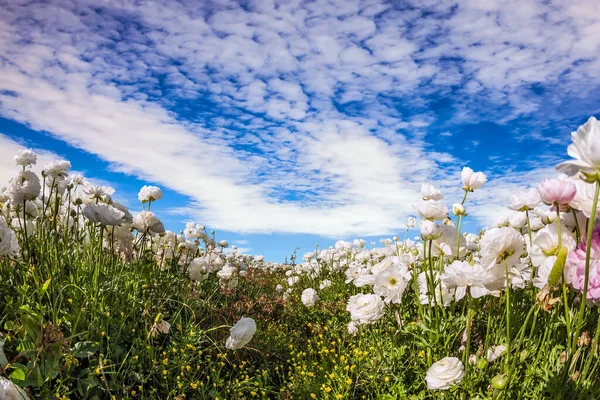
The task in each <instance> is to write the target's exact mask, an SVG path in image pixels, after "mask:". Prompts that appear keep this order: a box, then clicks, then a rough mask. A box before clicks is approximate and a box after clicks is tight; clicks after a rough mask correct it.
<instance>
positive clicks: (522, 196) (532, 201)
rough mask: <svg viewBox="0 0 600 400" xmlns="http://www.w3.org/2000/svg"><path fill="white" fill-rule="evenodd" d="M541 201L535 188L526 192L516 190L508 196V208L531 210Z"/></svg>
mask: <svg viewBox="0 0 600 400" xmlns="http://www.w3.org/2000/svg"><path fill="white" fill-rule="evenodd" d="M541 202H542V198H541V197H540V194H539V193H538V191H537V189H529V191H527V192H518V193H515V194H513V195H512V196H510V203H511V204H510V206H508V208H510V209H511V210H515V211H526V210H533V209H534V208H536V207H537V206H539V205H540V203H541Z"/></svg>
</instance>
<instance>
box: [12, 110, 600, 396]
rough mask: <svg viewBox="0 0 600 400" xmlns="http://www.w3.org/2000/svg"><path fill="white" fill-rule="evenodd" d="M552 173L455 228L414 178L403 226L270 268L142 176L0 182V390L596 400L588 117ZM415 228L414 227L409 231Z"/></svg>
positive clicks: (52, 172) (592, 163) (598, 129)
mask: <svg viewBox="0 0 600 400" xmlns="http://www.w3.org/2000/svg"><path fill="white" fill-rule="evenodd" d="M572 139H573V143H572V144H571V145H570V146H569V148H568V155H569V156H571V159H570V160H569V161H566V162H564V163H562V164H560V165H558V166H557V169H558V172H560V173H561V174H560V175H559V174H558V172H557V178H554V179H549V180H540V182H539V184H538V185H537V186H536V187H534V188H523V192H518V193H514V194H513V195H512V196H511V197H510V199H507V203H506V207H507V208H506V215H507V216H506V217H502V218H499V219H498V220H497V221H496V224H495V225H496V226H493V227H489V228H485V229H481V230H480V231H479V232H463V230H462V229H461V226H462V223H463V221H464V220H465V219H466V218H469V217H468V210H469V194H471V193H472V192H474V191H479V190H485V184H486V181H487V177H486V175H485V174H484V173H482V172H475V171H473V170H471V169H470V168H467V167H465V168H464V169H463V170H462V173H461V181H462V182H457V185H461V187H462V189H463V193H464V195H463V197H462V199H456V202H455V203H454V204H453V205H452V206H451V207H448V205H447V204H446V203H445V201H447V200H448V199H446V198H445V197H444V195H443V193H441V192H440V191H439V190H438V189H436V187H435V186H434V185H431V184H429V183H424V184H423V186H422V197H423V198H422V200H420V201H418V202H417V203H416V204H415V205H414V207H413V208H414V211H415V216H416V218H412V217H411V218H409V219H408V220H407V222H406V230H405V232H400V233H399V236H398V237H394V238H393V239H383V240H381V243H380V245H379V247H375V248H369V247H368V246H367V244H366V242H365V241H364V240H360V239H357V240H354V241H353V242H346V241H338V242H337V243H336V244H335V246H332V247H329V248H321V247H318V246H317V247H316V248H315V251H313V252H309V253H306V254H303V255H296V254H294V255H292V257H291V262H289V263H285V264H283V263H272V262H269V261H268V260H264V259H263V257H262V256H249V255H244V254H240V253H238V251H237V249H236V248H235V246H231V247H230V246H229V244H228V242H227V241H226V240H220V239H219V238H215V233H214V232H212V231H210V230H208V229H206V228H205V227H204V226H202V225H200V224H196V223H188V224H187V225H186V226H185V227H182V228H183V229H182V230H181V232H180V233H177V232H170V231H166V230H165V227H164V225H163V223H162V222H161V220H160V216H159V215H155V214H154V213H153V212H152V205H153V204H154V203H155V202H157V201H160V200H161V198H162V196H163V194H162V191H161V190H160V189H159V188H157V187H154V186H144V187H143V188H142V189H141V190H140V192H139V196H138V197H139V200H140V206H139V208H138V209H137V210H133V209H132V210H129V209H128V208H127V207H125V206H124V205H123V204H120V203H118V202H116V201H114V200H113V199H112V195H113V192H114V191H113V190H112V189H111V188H108V187H103V186H95V185H93V184H91V183H90V182H88V181H87V180H86V179H85V178H84V177H83V176H81V175H75V174H70V173H69V170H70V163H69V162H67V161H64V160H59V161H55V162H52V163H50V164H48V165H46V166H45V167H44V168H43V172H42V174H41V175H38V174H36V173H34V172H33V171H32V166H33V165H35V164H36V161H37V156H36V154H35V153H34V152H33V151H31V150H22V151H19V153H18V154H17V155H16V156H15V158H14V161H15V164H16V165H15V173H14V177H13V178H12V179H11V180H10V182H8V183H7V184H6V186H4V187H2V189H1V191H0V205H1V209H0V399H1V400H4V399H22V398H23V399H34V398H56V399H76V398H83V399H186V398H189V399H252V398H271V399H312V398H314V399H436V398H443V399H519V398H523V399H545V398H556V399H563V398H573V399H597V398H600V358H599V357H600V352H599V349H598V341H599V340H600V318H599V312H598V306H599V305H600V225H599V224H598V223H597V221H599V220H600V219H599V218H598V217H600V215H599V212H598V211H599V209H598V197H599V191H600V123H599V122H598V121H597V120H596V119H595V118H590V120H589V121H588V122H587V123H586V124H585V125H583V126H581V127H579V129H577V131H576V132H573V134H572ZM417 232H418V235H419V237H418V238H415V239H414V240H413V239H410V238H408V237H409V236H410V237H413V236H414V234H416V233H417Z"/></svg>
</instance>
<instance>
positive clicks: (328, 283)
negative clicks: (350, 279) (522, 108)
mask: <svg viewBox="0 0 600 400" xmlns="http://www.w3.org/2000/svg"><path fill="white" fill-rule="evenodd" d="M332 283H333V282H331V281H330V280H329V279H324V280H323V282H321V284H320V285H319V289H321V290H323V289H325V288H328V287H329V286H331V284H332Z"/></svg>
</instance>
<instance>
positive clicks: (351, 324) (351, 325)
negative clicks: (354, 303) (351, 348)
mask: <svg viewBox="0 0 600 400" xmlns="http://www.w3.org/2000/svg"><path fill="white" fill-rule="evenodd" d="M357 332H358V326H356V324H355V323H354V321H350V322H349V323H348V334H350V335H352V336H355V335H356V333H357Z"/></svg>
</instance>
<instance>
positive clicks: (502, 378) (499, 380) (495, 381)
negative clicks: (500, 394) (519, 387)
mask: <svg viewBox="0 0 600 400" xmlns="http://www.w3.org/2000/svg"><path fill="white" fill-rule="evenodd" d="M507 384H508V376H507V375H506V374H499V375H496V376H495V377H493V378H492V386H493V387H494V389H498V390H502V389H504V388H505V387H506V385H507Z"/></svg>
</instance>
